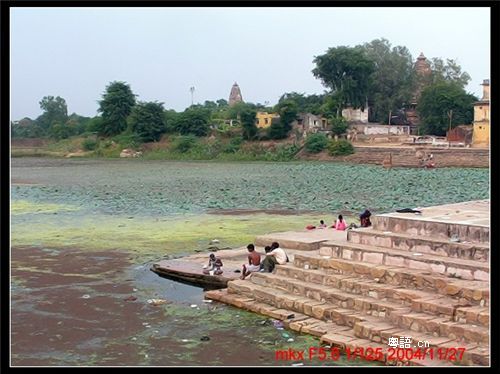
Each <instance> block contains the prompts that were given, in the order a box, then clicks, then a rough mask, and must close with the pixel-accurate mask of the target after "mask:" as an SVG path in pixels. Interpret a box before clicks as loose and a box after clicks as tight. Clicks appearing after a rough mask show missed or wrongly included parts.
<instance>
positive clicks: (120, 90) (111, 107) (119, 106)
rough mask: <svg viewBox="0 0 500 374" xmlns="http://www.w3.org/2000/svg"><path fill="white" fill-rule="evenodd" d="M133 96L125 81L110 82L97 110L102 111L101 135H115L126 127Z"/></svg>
mask: <svg viewBox="0 0 500 374" xmlns="http://www.w3.org/2000/svg"><path fill="white" fill-rule="evenodd" d="M135 96H136V95H134V93H133V92H132V89H131V88H130V85H128V84H127V83H125V82H116V81H115V82H111V83H110V84H108V86H107V87H106V91H105V92H104V94H103V95H102V100H100V101H99V109H98V111H99V112H100V113H102V126H101V128H100V129H99V132H100V133H101V134H102V135H107V136H110V135H117V134H119V133H121V132H122V131H123V130H125V129H126V127H127V117H128V116H129V114H130V113H131V111H132V107H133V106H134V105H135Z"/></svg>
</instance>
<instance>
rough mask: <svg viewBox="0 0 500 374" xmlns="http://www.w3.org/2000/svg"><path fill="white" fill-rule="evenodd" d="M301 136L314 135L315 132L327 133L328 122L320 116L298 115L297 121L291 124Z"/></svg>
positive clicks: (310, 114)
mask: <svg viewBox="0 0 500 374" xmlns="http://www.w3.org/2000/svg"><path fill="white" fill-rule="evenodd" d="M292 127H296V128H297V129H298V130H299V131H300V132H301V133H303V134H306V135H307V134H314V133H317V132H328V120H327V119H326V118H324V117H322V116H319V115H315V114H312V113H299V114H298V115H297V119H296V120H295V121H293V122H292Z"/></svg>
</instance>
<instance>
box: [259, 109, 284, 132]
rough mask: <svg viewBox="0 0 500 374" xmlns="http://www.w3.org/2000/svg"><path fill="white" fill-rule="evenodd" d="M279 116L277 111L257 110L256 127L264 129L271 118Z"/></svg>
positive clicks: (269, 123) (269, 124)
mask: <svg viewBox="0 0 500 374" xmlns="http://www.w3.org/2000/svg"><path fill="white" fill-rule="evenodd" d="M275 118H280V116H279V114H277V113H267V112H257V115H256V120H257V123H256V125H257V127H258V128H260V129H265V128H267V127H269V126H271V123H272V121H273V119H275Z"/></svg>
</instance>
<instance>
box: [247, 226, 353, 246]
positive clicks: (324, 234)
mask: <svg viewBox="0 0 500 374" xmlns="http://www.w3.org/2000/svg"><path fill="white" fill-rule="evenodd" d="M346 238H347V233H346V232H345V231H338V230H332V229H318V230H304V231H288V232H277V233H272V234H267V235H261V236H258V237H257V238H256V239H255V243H254V244H255V245H256V246H259V247H265V246H266V245H271V243H272V242H278V243H279V244H280V247H281V248H289V249H294V250H301V251H313V250H317V249H319V247H320V246H321V243H323V242H325V241H329V240H339V241H345V240H346Z"/></svg>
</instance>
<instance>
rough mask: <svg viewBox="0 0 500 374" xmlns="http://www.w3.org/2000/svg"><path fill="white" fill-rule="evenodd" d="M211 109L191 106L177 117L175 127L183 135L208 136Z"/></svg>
mask: <svg viewBox="0 0 500 374" xmlns="http://www.w3.org/2000/svg"><path fill="white" fill-rule="evenodd" d="M209 120H210V111H209V110H207V109H205V108H203V107H190V108H188V109H186V110H185V111H184V112H182V113H181V114H180V115H179V117H178V118H177V120H176V122H175V124H174V128H175V130H176V131H177V132H179V133H180V134H182V135H189V134H192V135H196V136H206V135H207V134H208V123H209Z"/></svg>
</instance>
